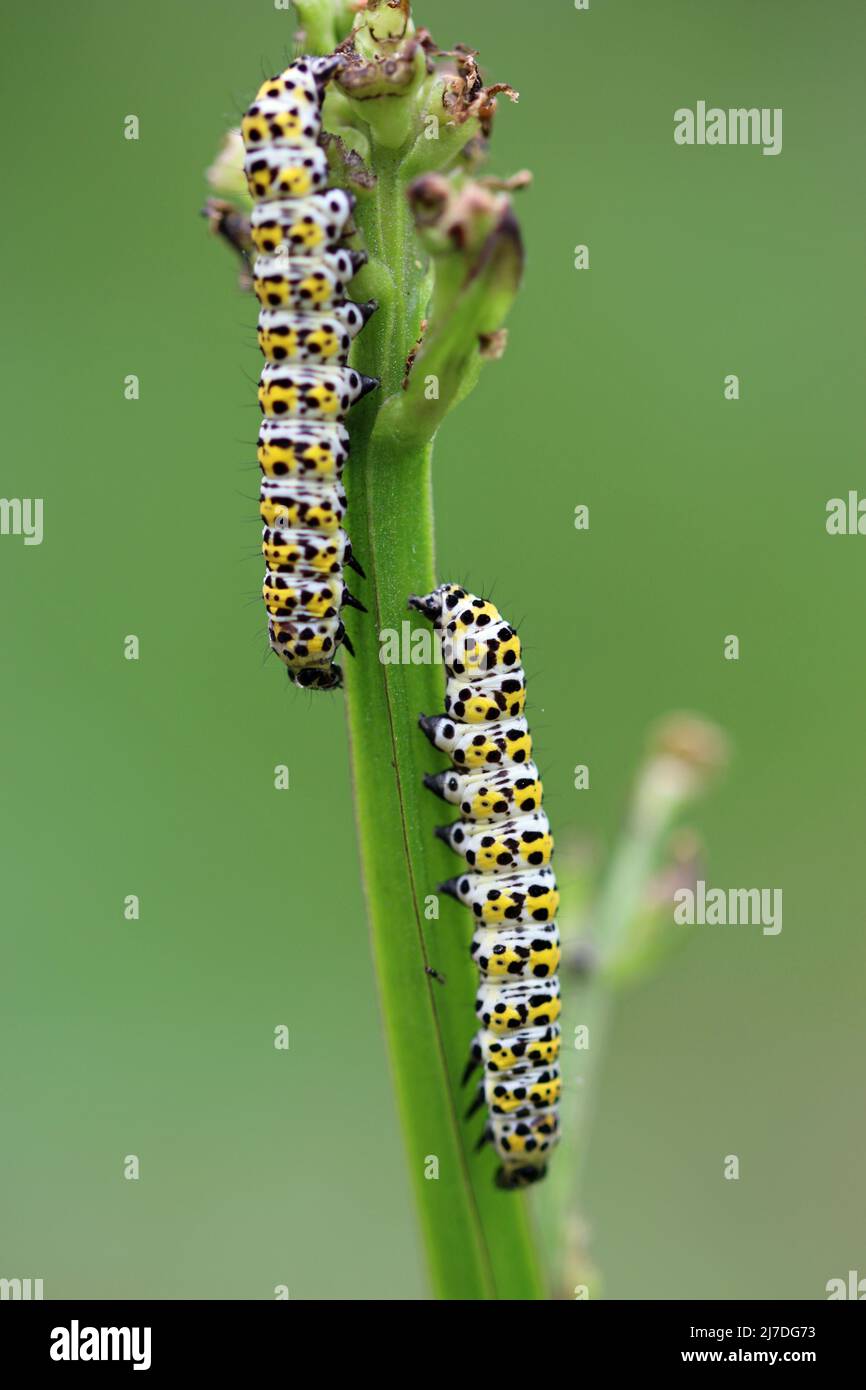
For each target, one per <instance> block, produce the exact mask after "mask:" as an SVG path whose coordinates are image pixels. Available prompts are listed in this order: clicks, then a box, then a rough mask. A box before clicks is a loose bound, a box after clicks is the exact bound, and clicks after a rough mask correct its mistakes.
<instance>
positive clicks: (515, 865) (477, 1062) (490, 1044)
mask: <svg viewBox="0 0 866 1390" xmlns="http://www.w3.org/2000/svg"><path fill="white" fill-rule="evenodd" d="M409 607H410V608H414V609H416V610H417V611H418V612H419V613H422V614H423V615H424V617H425V618H427V619H429V621H430V622H431V623H432V624H433V626H434V628H435V630H436V632H437V635H438V637H439V639H440V642H441V645H442V653H443V659H444V662H445V670H446V686H445V713H444V714H437V715H433V716H426V715H421V717H420V719H419V724H420V727H421V729H422V731H423V732H424V733H425V734H426V736H427V738H428V739H429V740H430V742H431V743H432V744H433V746H434V748H438V749H440V750H441V751H442V752H443V753H447V755H448V757H449V758H450V760H451V763H452V767H451V768H450V769H448V770H447V771H445V772H440V773H436V774H435V775H428V776H426V777H425V778H424V782H425V785H426V786H427V787H429V788H430V790H431V791H434V792H435V793H436V794H437V795H438V796H440V797H442V799H443V800H444V801H447V802H450V803H451V804H452V805H455V806H458V807H459V810H460V819H459V820H456V821H453V822H452V823H451V824H449V825H444V826H439V827H438V829H437V830H436V834H437V835H438V836H439V838H440V839H442V840H444V841H445V843H446V845H448V846H449V848H450V849H452V850H453V851H454V852H455V853H456V854H458V855H459V856H460V857H461V858H462V859H463V860H464V861H465V863H466V866H467V867H466V869H465V870H464V872H463V873H460V874H458V875H457V876H456V877H455V878H452V879H449V880H448V882H447V883H443V884H440V891H441V892H446V893H449V894H451V896H452V897H455V898H457V900H458V901H459V902H461V903H464V904H465V905H466V906H467V907H468V908H470V910H471V912H472V915H473V918H474V922H475V932H474V935H473V937H472V945H471V948H470V951H471V955H472V958H473V960H474V961H475V964H476V965H477V967H478V970H479V973H480V981H479V988H478V993H477V995H476V999H475V1011H476V1014H477V1016H478V1019H479V1021H480V1023H481V1025H482V1026H481V1029H480V1030H479V1032H478V1033H476V1035H475V1038H474V1039H473V1041H472V1046H471V1050H470V1057H469V1063H468V1065H467V1067H466V1071H465V1073H464V1077H463V1081H464V1084H465V1083H466V1082H467V1081H468V1080H469V1078H470V1077H471V1075H472V1073H473V1072H474V1071H475V1070H476V1069H477V1068H478V1067H481V1068H482V1071H483V1076H482V1080H481V1082H480V1084H479V1087H478V1091H477V1094H476V1097H475V1101H474V1103H473V1105H472V1106H471V1107H470V1110H469V1114H473V1113H474V1112H475V1111H476V1110H477V1109H479V1108H480V1107H481V1106H482V1105H485V1104H486V1107H487V1123H486V1126H485V1129H484V1132H483V1134H482V1137H481V1143H480V1145H479V1147H481V1146H482V1145H483V1144H485V1143H487V1142H490V1143H492V1144H493V1147H494V1149H495V1151H496V1153H497V1155H498V1158H499V1160H500V1165H501V1166H500V1168H499V1170H498V1172H497V1177H496V1181H497V1183H498V1185H499V1186H500V1187H505V1188H518V1187H526V1186H528V1185H529V1184H530V1183H533V1182H537V1181H538V1179H539V1178H543V1177H544V1175H545V1172H546V1171H547V1161H548V1157H549V1154H550V1152H551V1150H552V1149H553V1148H554V1146H555V1144H556V1143H557V1140H558V1137H559V1117H558V1113H557V1104H558V1101H559V1096H560V1091H561V1080H560V1074H559V1067H558V1065H557V1062H558V1057H559V1049H560V1027H559V1023H558V1022H557V1019H558V1018H559V1013H560V997H559V980H558V978H557V970H558V968H559V960H560V947H559V933H558V931H557V928H556V922H555V920H554V919H555V916H556V910H557V907H558V905H559V893H558V891H557V887H556V879H555V877H554V874H553V870H552V869H551V868H550V860H551V856H552V854H553V838H552V836H551V833H550V825H549V823H548V820H547V816H546V815H545V813H544V811H543V810H542V806H541V797H542V784H541V780H540V778H539V775H538V769H537V768H536V766H535V764H534V762H533V761H532V737H531V735H530V732H529V726H528V725H527V722H526V718H525V715H524V705H525V702H526V678H525V676H524V673H523V668H522V666H521V664H520V655H521V648H520V638H519V637H518V636H517V633H516V632H515V630H514V628H513V627H511V626H510V624H509V623H507V622H506V621H505V619H504V618H503V617H502V616H501V614H500V613H499V611H498V610H497V609H496V608H495V607H494V605H493V604H492V603H490V602H489V601H487V600H485V599H482V598H477V597H476V596H475V595H474V594H470V593H468V592H467V591H466V589H463V588H460V587H459V586H458V585H456V584H441V585H440V586H439V588H438V589H434V591H433V593H432V594H427V595H426V596H424V597H417V596H413V597H412V598H410V600H409Z"/></svg>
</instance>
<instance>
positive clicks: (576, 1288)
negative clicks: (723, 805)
mask: <svg viewBox="0 0 866 1390" xmlns="http://www.w3.org/2000/svg"><path fill="white" fill-rule="evenodd" d="M726 757H727V750H726V741H725V739H724V736H723V735H722V733H721V731H720V730H719V729H718V728H716V726H715V725H713V724H710V723H709V722H708V721H706V720H704V719H700V718H698V717H697V716H694V715H674V716H671V717H670V718H669V719H667V720H666V721H665V722H664V723H663V724H661V725H660V726H659V728H658V729H657V730H656V732H655V734H654V736H653V738H652V740H651V744H650V748H649V751H648V755H647V757H646V760H645V762H644V764H643V766H642V767H641V768H640V770H639V772H638V776H637V780H636V783H635V787H634V790H633V793H632V797H631V802H630V805H629V808H628V812H627V818H626V824H625V827H624V830H623V833H622V835H621V837H620V839H619V841H618V843H617V845H616V846H615V848H614V851H613V854H612V856H611V859H610V862H609V865H608V868H607V871H606V873H605V875H604V877H603V879H602V883H601V887H600V890H599V892H598V894H597V897H596V898H595V901H594V902H590V903H589V905H588V906H586V904H587V901H588V898H589V890H588V887H587V872H586V867H585V856H582V855H581V854H580V853H579V851H578V850H577V849H576V848H575V847H573V846H572V847H571V848H568V847H566V849H565V852H564V853H563V852H562V850H560V853H559V854H558V856H557V872H558V876H559V881H560V888H561V890H562V897H563V902H564V903H566V904H567V905H568V907H567V910H566V912H565V913H561V915H560V932H561V935H562V948H563V966H562V977H563V978H562V987H563V995H564V998H565V1018H564V1026H563V1042H562V1063H563V1068H562V1069H563V1083H564V1084H563V1104H562V1135H563V1138H562V1142H561V1144H560V1146H559V1151H558V1153H557V1155H556V1160H555V1162H553V1163H551V1165H550V1172H549V1174H548V1178H547V1181H546V1182H545V1183H543V1184H541V1186H540V1188H539V1190H538V1191H537V1193H536V1194H534V1195H535V1198H536V1203H537V1213H538V1218H539V1222H540V1224H541V1227H542V1229H543V1232H544V1244H545V1250H546V1253H547V1255H548V1258H549V1268H550V1270H551V1272H552V1280H553V1293H554V1297H558V1298H568V1299H574V1298H585V1297H594V1296H597V1295H598V1293H599V1292H600V1289H601V1279H600V1277H599V1274H598V1272H597V1271H596V1269H595V1267H594V1265H593V1262H592V1259H591V1256H590V1254H589V1252H588V1248H587V1247H588V1244H589V1241H588V1238H587V1231H586V1227H585V1223H584V1219H583V1215H582V1182H583V1175H584V1171H585V1166H586V1157H587V1152H588V1148H589V1142H590V1128H591V1124H592V1119H593V1115H594V1111H595V1106H596V1103H597V1096H598V1088H599V1082H600V1078H601V1072H602V1069H603V1065H604V1057H605V1045H606V1040H607V1036H608V1030H609V1028H610V1025H611V1021H612V1015H613V1011H614V1009H615V1006H616V1004H617V1002H618V1000H619V998H620V997H621V993H622V992H623V991H624V990H625V989H626V988H627V986H629V985H631V984H635V983H639V982H641V981H643V980H645V979H646V978H647V977H648V975H650V974H651V973H652V971H653V970H654V969H656V968H657V967H658V966H659V965H660V964H661V963H662V962H663V960H664V959H665V958H666V956H667V955H668V954H669V953H670V952H671V951H672V950H675V949H677V948H678V946H679V945H680V944H682V943H683V942H684V941H685V940H686V937H685V935H684V934H682V933H681V932H680V931H678V929H677V928H676V927H675V926H674V919H673V912H674V893H675V892H676V890H677V889H678V888H681V887H691V888H693V887H694V885H695V882H696V880H697V878H698V877H699V876H700V872H701V871H700V861H701V850H700V844H699V841H698V840H697V837H696V836H695V835H694V834H693V833H690V832H688V831H685V830H680V831H676V829H675V827H676V825H677V821H678V818H679V816H680V814H681V813H682V811H683V810H684V809H685V808H686V807H687V806H688V805H689V803H690V802H691V801H692V800H693V799H694V798H695V797H696V796H698V795H699V794H700V793H701V792H702V791H703V790H704V789H705V787H706V786H707V783H708V782H709V780H710V779H711V778H712V777H713V775H714V774H716V773H717V772H719V771H720V770H721V769H722V767H723V766H724V764H725V761H726ZM582 908H583V911H582V910H581V909H582Z"/></svg>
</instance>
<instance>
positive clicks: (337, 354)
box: [241, 57, 378, 690]
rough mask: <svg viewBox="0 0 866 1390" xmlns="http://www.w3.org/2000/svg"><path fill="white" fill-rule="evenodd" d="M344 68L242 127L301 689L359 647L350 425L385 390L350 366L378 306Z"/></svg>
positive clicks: (309, 62) (272, 531) (269, 476)
mask: <svg viewBox="0 0 866 1390" xmlns="http://www.w3.org/2000/svg"><path fill="white" fill-rule="evenodd" d="M341 62H342V60H341V59H340V58H338V57H329V58H312V57H305V58H299V59H298V60H297V62H294V63H292V64H291V65H290V66H289V67H288V68H286V70H285V72H282V73H280V74H279V75H278V76H277V77H272V78H269V79H268V80H267V81H266V82H264V83H262V85H261V87H260V88H259V91H258V93H257V95H256V98H255V100H254V102H253V103H252V105H251V106H250V108H249V110H248V111H247V112H246V114H245V115H244V117H243V120H242V122H241V137H242V139H243V143H244V149H245V157H244V173H245V175H246V179H247V185H248V187H249V191H250V196H251V197H252V199H253V203H254V207H253V210H252V214H251V218H250V236H251V239H252V244H253V248H254V250H255V259H254V261H253V267H252V281H253V289H254V291H255V294H256V297H257V298H258V301H259V304H260V306H261V309H260V313H259V319H258V341H259V347H260V349H261V352H262V355H263V357H264V358H265V365H264V368H263V370H262V374H261V378H260V380H259V390H258V396H259V406H260V408H261V411H262V416H263V419H262V423H261V428H260V430H259V437H258V448H257V452H258V461H259V467H260V469H261V472H262V481H261V489H260V497H259V511H260V514H261V519H262V524H263V531H262V553H263V555H264V558H265V563H266V566H267V569H266V573H265V579H264V584H263V597H264V602H265V608H266V610H267V614H268V619H269V621H268V640H269V643H270V647H271V649H272V651H274V652H275V653H276V655H277V656H278V657H279V659H280V660H281V661H282V662H283V664H284V665H285V666H286V668H287V670H288V674H289V677H290V679H291V680H292V681H293V682H294V683H295V684H296V685H299V686H302V687H304V688H306V689H315V690H333V689H335V688H337V687H338V686H339V685H341V684H342V673H341V669H340V667H339V665H337V664H336V662H335V657H336V654H337V651H338V650H339V648H340V646H341V645H342V646H345V647H346V648H347V649H349V650H351V647H350V644H349V642H348V639H347V637H346V630H345V626H344V624H343V621H342V618H341V612H342V609H343V607H344V606H345V605H347V604H351V605H354V606H355V607H359V608H361V607H362V605H361V604H359V603H358V601H357V600H356V599H354V598H353V596H352V594H351V593H350V591H349V589H348V587H347V586H346V584H345V582H344V577H343V571H344V568H345V567H346V566H351V567H352V568H354V569H355V570H357V571H358V572H359V573H363V571H362V570H361V567H360V565H358V563H357V561H356V560H354V558H353V556H352V548H351V545H350V543H349V538H348V536H347V534H346V532H345V530H344V529H343V521H344V518H345V514H346V495H345V492H344V490H343V486H342V482H341V478H342V473H343V468H344V466H345V464H346V462H347V460H348V457H349V447H350V441H349V433H348V430H347V429H346V426H345V424H344V421H345V418H346V416H347V414H348V412H349V411H350V410H351V408H352V406H353V405H355V404H356V403H357V402H358V401H359V400H361V399H362V397H364V396H365V395H366V394H367V393H368V392H369V391H371V390H373V389H374V388H375V387H376V386H378V381H377V380H375V378H371V377H365V376H363V375H362V374H361V373H360V372H357V371H355V369H354V368H352V367H350V366H349V365H348V359H349V353H350V351H351V348H352V344H353V342H354V340H355V338H356V337H357V335H358V334H359V333H360V332H362V330H363V328H364V325H365V324H366V323H367V322H368V320H369V318H370V317H371V315H372V314H373V313H375V311H376V307H377V306H376V303H375V301H374V300H371V301H369V302H368V303H366V304H356V303H354V302H353V301H352V300H351V299H349V298H348V286H349V284H350V282H351V280H352V278H353V277H354V275H355V274H356V273H357V271H358V270H359V269H360V268H361V266H362V265H363V264H364V263H365V261H366V259H367V258H366V254H365V253H364V252H363V251H358V250H355V249H352V248H350V247H348V246H346V245H345V244H344V242H345V239H346V238H347V237H348V236H350V235H352V234H353V232H354V226H353V224H352V212H353V209H354V207H355V198H354V195H353V194H351V193H349V192H348V191H347V190H345V189H342V188H332V187H330V185H329V180H330V169H329V165H328V159H327V155H326V153H325V150H324V148H323V146H322V103H323V100H324V95H325V89H326V87H327V84H328V81H329V79H330V78H331V77H332V76H333V74H334V72H336V70H337V69H338V67H339V66H340V64H341Z"/></svg>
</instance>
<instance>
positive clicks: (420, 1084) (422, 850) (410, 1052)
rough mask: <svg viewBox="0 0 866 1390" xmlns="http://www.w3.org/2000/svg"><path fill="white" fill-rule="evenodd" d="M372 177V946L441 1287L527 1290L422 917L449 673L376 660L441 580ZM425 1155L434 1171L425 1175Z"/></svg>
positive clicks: (465, 963) (468, 1293)
mask: <svg viewBox="0 0 866 1390" xmlns="http://www.w3.org/2000/svg"><path fill="white" fill-rule="evenodd" d="M376 173H377V175H378V183H377V185H376V188H375V190H374V191H373V193H372V194H371V195H370V196H368V197H365V198H364V199H363V200H360V201H359V205H358V208H357V210H356V220H357V221H358V223H359V225H360V227H361V229H362V232H363V235H364V239H365V244H366V248H367V250H368V252H369V254H370V258H371V259H370V265H369V266H368V267H367V268H366V269H365V270H364V271H363V272H362V274H361V275H359V276H358V277H357V280H356V282H355V286H354V288H353V297H355V298H359V299H360V298H363V297H365V296H366V295H367V294H375V295H376V296H377V297H378V298H379V300H380V309H379V312H378V313H377V314H376V315H374V317H373V319H372V320H371V322H370V323H369V324H368V326H367V328H366V329H365V331H364V333H362V334H361V335H360V337H359V338H358V340H357V343H356V351H355V354H354V356H353V361H354V364H355V365H356V366H357V367H358V368H359V369H360V370H361V371H364V372H367V373H369V374H370V375H377V376H379V377H380V378H381V381H382V386H381V390H380V392H378V393H376V397H378V400H376V399H375V397H370V398H368V400H367V401H366V402H364V404H363V405H362V406H361V407H359V409H358V411H357V412H356V414H355V415H354V416H353V421H352V457H351V461H350V465H349V468H348V469H347V479H346V481H347V488H348V492H349V526H350V533H351V536H352V543H353V546H354V548H355V552H356V554H357V555H358V558H359V560H360V561H361V563H362V565H363V566H364V567H365V569H366V572H367V578H366V580H364V581H360V582H358V583H357V584H355V585H353V587H354V588H355V589H356V591H357V593H358V595H359V597H360V598H362V599H363V601H364V602H365V603H366V605H367V607H368V609H369V614H368V615H367V616H365V617H359V618H358V620H357V621H353V622H352V632H351V635H352V638H353V641H354V645H355V648H356V651H357V659H356V660H355V661H354V662H353V661H352V660H351V658H349V657H346V658H345V661H344V667H345V668H346V701H347V710H348V721H349V730H350V736H351V745H352V767H353V777H354V787H355V800H356V807H357V814H358V824H359V837H360V851H361V860H362V866H363V872H364V878H365V884H366V896H367V906H368V911H369V920H370V927H371V934H372V942H373V954H374V960H375V966H376V972H377V977H378V986H379V993H380V999H381V1007H382V1014H383V1018H384V1023H385V1032H386V1039H387V1044H388V1049H389V1054H390V1061H391V1067H392V1071H393V1076H394V1082H395V1090H396V1095H397V1102H398V1110H399V1115H400V1120H401V1124H402V1127H403V1131H404V1135H405V1141H406V1149H407V1156H408V1162H409V1170H410V1174H411V1178H412V1182H413V1186H414V1189H415V1194H416V1197H417V1201H418V1206H419V1210H420V1215H421V1225H422V1230H423V1234H424V1239H425V1244H426V1248H427V1252H428V1256H429V1262H430V1269H431V1277H432V1284H433V1288H434V1290H435V1292H436V1294H438V1295H439V1296H440V1297H444V1298H451V1299H489V1298H497V1297H498V1298H513V1299H532V1298H539V1297H542V1296H543V1290H542V1285H541V1282H540V1276H539V1273H538V1268H537V1263H536V1257H535V1254H534V1251H533V1247H532V1243H531V1239H530V1234H529V1227H528V1215H527V1208H526V1205H525V1202H524V1200H523V1195H522V1194H517V1193H508V1192H501V1191H499V1190H497V1189H496V1188H495V1187H494V1185H493V1182H492V1172H493V1162H492V1158H491V1156H490V1155H489V1154H486V1155H484V1156H475V1155H474V1154H472V1153H471V1152H470V1149H471V1146H472V1145H473V1144H474V1142H475V1140H476V1139H477V1137H478V1133H479V1130H480V1126H481V1123H482V1121H481V1119H480V1117H476V1118H475V1120H474V1121H473V1122H472V1123H471V1125H468V1124H465V1123H464V1122H463V1121H462V1120H461V1118H460V1111H461V1110H462V1109H463V1108H465V1105H466V1100H467V1098H466V1096H465V1095H462V1096H461V1095H460V1092H459V1077H460V1073H461V1072H462V1069H463V1064H464V1062H465V1060H466V1057H467V1055H468V1049H469V1043H470V1039H471V1037H472V1035H473V1033H474V1031H475V1029H476V1028H477V1023H476V1020H475V1016H474V1011H473V998H474V990H475V976H474V971H473V970H472V967H471V964H470V961H469V957H468V933H467V929H466V921H465V913H464V912H462V911H461V910H460V909H458V908H457V906H456V905H454V911H453V912H452V911H450V910H448V909H450V907H451V904H450V903H449V904H448V905H447V907H446V910H445V913H444V915H443V918H442V920H441V921H435V920H434V921H428V920H427V919H426V918H425V915H424V906H425V899H426V898H427V897H428V895H431V894H434V893H435V891H436V886H437V884H438V883H439V882H440V881H441V880H442V879H443V878H444V877H447V876H448V875H449V873H450V872H453V869H452V868H451V866H450V865H449V863H448V855H447V851H446V850H445V848H444V846H442V845H441V844H440V843H439V842H438V841H436V840H435V839H434V836H433V828H434V826H435V824H436V823H437V821H438V820H446V819H448V815H447V809H445V808H443V807H442V806H441V803H437V801H436V799H435V797H434V796H433V795H432V794H431V793H430V792H428V791H427V790H426V789H425V788H424V787H423V785H422V776H423V773H424V771H430V770H433V769H435V768H436V767H437V766H441V765H442V759H441V757H440V756H439V755H438V754H436V753H435V752H434V750H433V749H432V748H430V747H429V745H428V744H427V743H426V740H425V739H424V738H423V736H422V734H421V733H420V731H419V730H418V728H417V718H418V715H419V713H422V712H424V713H433V712H435V711H436V710H438V709H441V707H442V702H443V692H444V671H443V668H442V666H441V665H431V664H426V665H413V664H405V663H401V664H399V665H385V664H383V663H382V662H381V661H380V660H379V633H380V632H381V631H382V630H383V629H393V630H395V631H397V632H398V633H399V632H400V631H401V625H402V623H403V622H405V621H408V614H407V609H406V602H407V598H408V595H409V594H410V593H425V592H428V591H429V590H430V589H432V588H433V587H434V584H435V570H434V558H433V521H432V498H431V483H430V460H431V451H432V445H431V444H429V443H428V444H425V445H423V446H421V447H417V448H413V449H412V450H406V451H404V450H401V449H400V448H399V447H397V446H396V444H395V443H394V442H393V441H389V438H388V435H387V433H386V432H385V431H384V430H376V428H375V425H376V416H377V413H378V410H379V409H380V408H381V404H382V403H383V402H384V401H385V400H386V399H387V398H388V397H389V396H392V395H394V394H395V393H396V392H399V391H400V390H401V384H402V380H403V375H404V371H405V362H406V356H407V353H408V352H409V351H410V350H411V348H412V346H413V344H414V342H415V340H416V338H417V335H418V332H419V329H420V322H421V317H422V314H423V312H424V309H425V307H426V305H425V304H424V303H422V302H421V299H422V296H423V289H422V285H423V283H424V281H423V277H422V274H421V271H420V270H419V268H418V265H417V255H418V252H417V247H416V243H415V237H414V229H413V227H412V225H411V219H410V215H409V209H408V205H407V202H406V199H405V195H404V188H403V184H402V181H401V178H400V174H399V164H398V158H397V156H396V155H394V156H393V157H392V156H389V155H388V153H387V152H386V151H381V150H379V151H378V152H377V158H376ZM352 617H353V618H354V617H355V615H352ZM437 807H438V811H437ZM443 810H445V813H444V814H443ZM426 966H430V967H432V968H434V969H436V970H438V971H440V972H441V973H442V974H444V975H445V976H446V979H447V983H446V984H445V985H442V984H440V983H439V982H438V981H437V980H435V979H432V978H430V977H429V976H428V975H427V974H425V967H426ZM433 1159H435V1160H436V1161H437V1163H438V1177H430V1176H426V1174H428V1173H430V1172H431V1168H432V1162H431V1161H432V1160H433Z"/></svg>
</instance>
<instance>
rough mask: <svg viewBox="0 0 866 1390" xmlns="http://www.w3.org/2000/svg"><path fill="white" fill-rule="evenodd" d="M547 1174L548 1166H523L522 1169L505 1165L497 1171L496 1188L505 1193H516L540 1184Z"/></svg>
mask: <svg viewBox="0 0 866 1390" xmlns="http://www.w3.org/2000/svg"><path fill="white" fill-rule="evenodd" d="M546 1174H547V1164H545V1165H544V1167H543V1168H533V1166H532V1164H523V1165H522V1166H521V1167H520V1168H511V1167H505V1166H504V1165H503V1167H502V1168H499V1169H498V1170H497V1173H496V1179H495V1181H496V1186H497V1187H501V1188H502V1189H503V1190H504V1191H505V1192H514V1191H516V1190H517V1189H518V1188H520V1187H531V1186H532V1184H533V1183H534V1182H540V1181H541V1179H542V1178H543V1177H545V1176H546Z"/></svg>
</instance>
